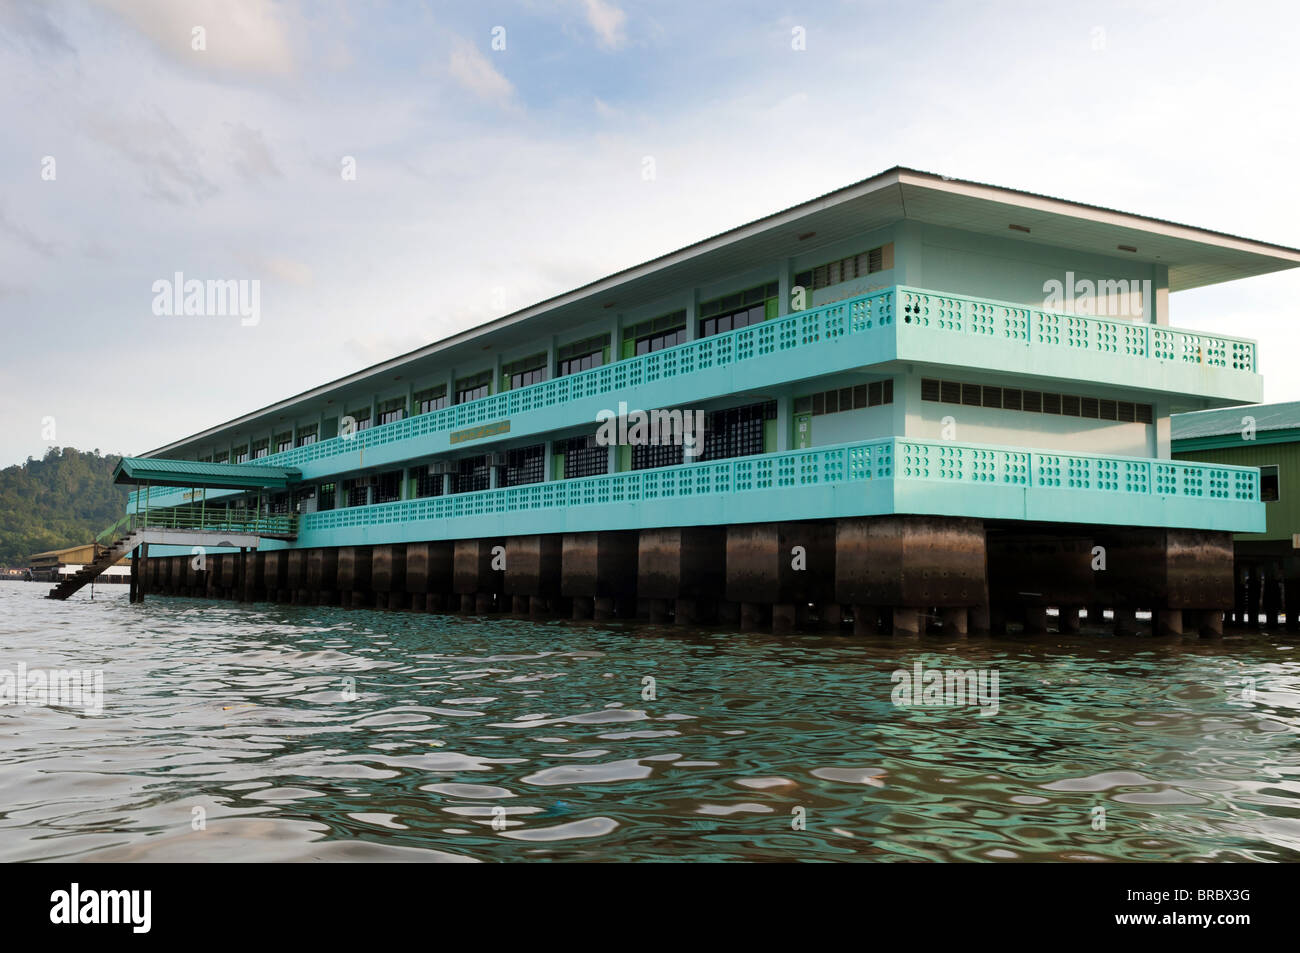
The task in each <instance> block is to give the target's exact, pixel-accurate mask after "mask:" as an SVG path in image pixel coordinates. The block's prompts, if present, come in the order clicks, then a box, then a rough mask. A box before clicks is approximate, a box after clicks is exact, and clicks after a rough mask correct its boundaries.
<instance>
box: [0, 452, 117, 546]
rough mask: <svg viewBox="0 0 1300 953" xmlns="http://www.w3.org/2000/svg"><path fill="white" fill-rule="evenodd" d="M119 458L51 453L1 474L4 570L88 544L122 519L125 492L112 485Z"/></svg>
mask: <svg viewBox="0 0 1300 953" xmlns="http://www.w3.org/2000/svg"><path fill="white" fill-rule="evenodd" d="M120 459H121V457H120V456H101V455H100V453H99V450H98V449H96V450H93V451H89V452H87V451H82V450H74V449H73V448H72V447H62V448H60V447H51V448H50V449H49V450H47V451H46V452H45V457H44V459H41V460H37V459H35V458H34V457H28V458H27V462H26V463H22V464H17V465H15V466H11V467H5V468H4V469H3V470H0V566H15V567H22V566H26V565H27V560H28V558H29V557H30V556H31V555H32V554H33V553H40V552H45V551H46V550H50V549H63V548H64V547H65V546H78V545H82V544H84V543H88V542H90V541H91V540H92V539H93V538H94V536H95V534H96V533H98V532H99V531H100V530H103V529H106V528H107V527H109V526H111V525H112V524H113V523H115V522H117V521H118V520H119V519H121V518H122V514H124V513H125V512H126V494H127V488H126V487H124V486H114V485H113V468H114V467H115V466H117V461H118V460H120Z"/></svg>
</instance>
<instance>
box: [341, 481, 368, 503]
mask: <svg viewBox="0 0 1300 953" xmlns="http://www.w3.org/2000/svg"><path fill="white" fill-rule="evenodd" d="M343 496H344V498H345V499H346V500H347V505H348V506H366V505H367V504H369V503H370V478H369V477H357V478H356V479H353V480H344V481H343Z"/></svg>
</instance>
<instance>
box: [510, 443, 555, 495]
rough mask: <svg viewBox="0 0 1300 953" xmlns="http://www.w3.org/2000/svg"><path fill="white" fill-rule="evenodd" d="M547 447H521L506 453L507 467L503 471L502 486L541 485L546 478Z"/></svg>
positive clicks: (539, 445)
mask: <svg viewBox="0 0 1300 953" xmlns="http://www.w3.org/2000/svg"><path fill="white" fill-rule="evenodd" d="M545 453H546V445H545V444H541V443H539V444H537V445H536V446H533V447H519V448H518V449H515V450H507V451H506V465H505V467H504V468H503V469H502V471H501V480H500V484H501V486H522V485H523V484H525V483H541V482H542V480H543V478H544V470H543V468H544V467H545Z"/></svg>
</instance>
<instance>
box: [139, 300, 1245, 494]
mask: <svg viewBox="0 0 1300 953" xmlns="http://www.w3.org/2000/svg"><path fill="white" fill-rule="evenodd" d="M890 325H896V326H897V327H899V328H900V329H901V328H905V327H924V328H927V329H933V330H941V331H953V332H961V333H966V334H972V335H988V336H992V337H1001V338H1004V339H1007V340H1009V341H1012V342H1019V343H1021V344H1024V345H1025V346H1040V345H1042V346H1060V347H1067V348H1084V349H1087V350H1093V351H1097V352H1099V353H1115V354H1128V355H1131V356H1136V357H1143V358H1148V359H1151V360H1159V361H1167V362H1178V363H1202V364H1209V365H1211V366H1216V367H1221V368H1223V369H1225V370H1238V371H1246V372H1251V373H1253V372H1254V370H1255V367H1256V354H1257V345H1256V342H1254V341H1252V340H1250V339H1248V338H1237V337H1232V336H1229V335H1221V334H1206V333H1201V332H1195V331H1185V330H1181V329H1178V328H1174V327H1169V326H1166V325H1155V324H1149V323H1139V322H1132V321H1125V320H1122V319H1115V318H1106V317H1096V316H1091V315H1078V314H1069V313H1066V312H1056V311H1048V310H1046V309H1043V308H1033V307H1030V306H1028V305H1025V304H1017V303H1015V302H1008V301H998V300H995V299H989V298H976V297H972V296H970V295H960V294H949V293H947V292H938V291H933V290H927V289H923V288H914V287H911V286H908V285H893V286H890V287H888V288H884V289H880V290H877V291H873V292H870V293H867V294H863V295H855V296H853V297H850V298H845V299H842V300H840V301H835V302H831V303H829V304H825V305H821V306H819V307H817V308H811V309H808V310H805V311H796V312H792V313H790V314H785V315H782V316H780V317H777V318H772V319H771V320H768V321H763V322H760V323H759V324H754V325H750V326H748V327H745V328H740V329H737V330H735V331H728V332H724V333H722V334H716V335H711V336H709V337H706V338H699V339H696V340H694V341H687V342H686V343H684V344H678V345H675V346H673V347H670V348H664V349H663V350H661V351H655V352H654V353H652V354H643V355H640V356H639V357H634V358H626V359H623V360H619V361H614V362H612V363H610V364H605V365H602V366H601V367H596V368H591V369H589V370H585V371H579V372H578V373H575V374H569V375H566V376H563V377H556V378H552V379H551V380H547V381H541V382H539V383H536V384H529V385H527V386H525V387H519V388H515V389H513V390H509V391H505V392H503V393H500V394H493V395H490V396H488V397H481V398H479V399H477V400H472V401H468V402H466V403H464V404H453V405H452V406H450V407H444V408H440V409H438V410H431V411H429V412H427V413H424V414H415V415H412V416H408V417H404V418H403V419H401V420H395V421H392V422H390V423H387V424H379V425H377V426H374V427H368V428H366V429H365V430H359V431H356V432H354V433H351V434H348V435H342V436H337V437H331V438H329V439H326V440H318V441H316V442H315V443H312V444H309V445H307V446H305V447H295V448H293V449H291V450H285V451H281V452H280V453H273V454H269V455H268V456H265V457H260V458H258V459H256V460H250V461H247V462H248V463H250V464H253V465H258V466H298V465H301V464H303V463H307V462H311V461H314V460H320V459H323V458H326V457H331V456H334V455H336V454H339V453H343V452H346V451H365V450H369V449H371V448H374V447H379V446H382V445H384V444H388V443H392V442H394V441H397V440H404V439H407V438H410V437H418V436H424V435H427V434H431V433H437V432H441V431H448V430H456V429H460V428H465V427H472V426H474V425H477V424H483V423H490V422H493V421H496V420H500V419H503V418H506V417H511V416H514V415H515V414H518V413H522V412H526V411H530V410H536V409H539V408H543V407H548V406H553V405H555V404H560V403H564V402H567V401H571V400H578V399H582V398H587V397H592V396H597V395H600V394H612V393H616V392H618V391H622V390H625V389H627V388H630V387H637V386H640V385H642V384H646V383H652V382H655V381H659V380H663V379H667V378H672V377H677V376H680V375H682V374H688V373H692V372H694V371H697V370H707V369H711V368H715V367H722V366H729V365H732V364H736V363H738V362H740V361H744V360H747V359H749V358H752V357H762V356H766V355H770V354H773V353H776V352H778V351H784V350H788V349H790V348H798V347H802V346H805V345H809V344H814V343H818V342H823V341H834V340H837V339H839V338H841V337H843V336H844V335H849V334H858V333H862V332H868V331H871V330H873V329H880V328H883V327H886V326H890ZM182 492H184V491H183V490H182V489H180V488H177V489H175V490H170V491H166V492H160V493H157V494H155V495H157V496H159V497H160V498H164V499H169V498H171V497H172V496H174V495H175V494H177V493H182ZM132 499H133V500H134V499H136V495H135V494H133V495H132Z"/></svg>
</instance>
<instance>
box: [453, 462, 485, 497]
mask: <svg viewBox="0 0 1300 953" xmlns="http://www.w3.org/2000/svg"><path fill="white" fill-rule="evenodd" d="M491 485H492V473H491V470H490V469H489V467H488V458H487V457H486V456H478V457H465V458H463V459H461V460H457V461H456V470H455V472H454V473H452V474H451V492H453V493H473V492H475V491H477V490H486V489H487V488H488V487H490V486H491Z"/></svg>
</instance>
